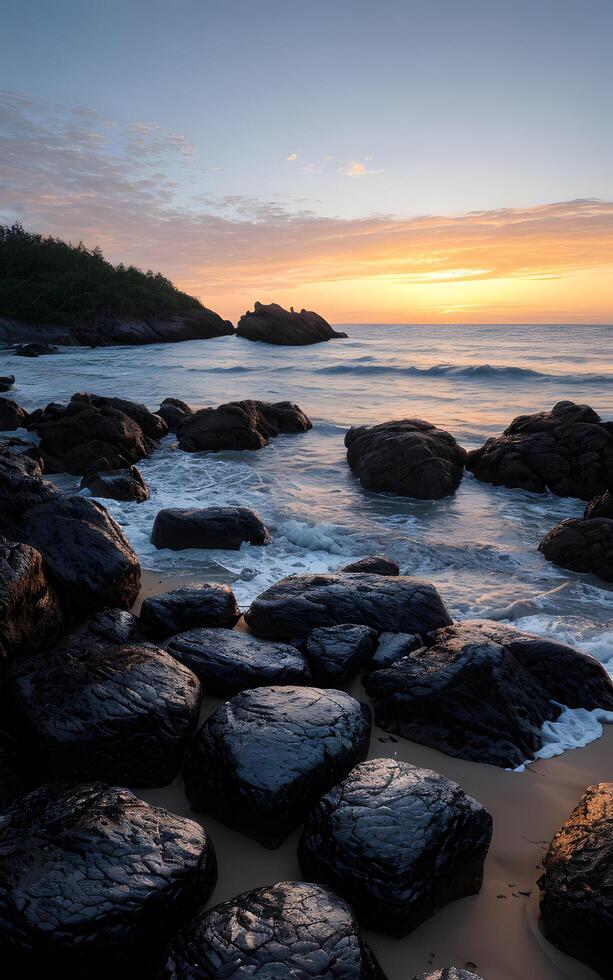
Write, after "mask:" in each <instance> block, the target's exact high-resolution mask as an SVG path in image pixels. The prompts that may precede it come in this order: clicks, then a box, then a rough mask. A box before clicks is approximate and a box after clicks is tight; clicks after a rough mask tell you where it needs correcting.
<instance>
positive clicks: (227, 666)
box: [168, 629, 311, 698]
mask: <svg viewBox="0 0 613 980" xmlns="http://www.w3.org/2000/svg"><path fill="white" fill-rule="evenodd" d="M168 652H169V653H170V654H171V655H172V656H173V657H176V658H177V660H180V661H181V663H183V664H185V666H186V667H189V669H190V670H193V672H194V674H196V676H197V677H198V678H199V679H200V681H201V682H202V686H203V689H204V692H205V694H212V695H214V696H216V697H224V698H225V697H231V696H232V695H233V694H238V692H239V691H243V690H245V689H247V688H254V687H267V686H270V685H271V684H309V683H310V682H311V673H310V671H309V664H308V662H307V659H306V657H305V656H304V655H303V654H302V653H301V652H300V650H298V649H296V647H294V646H291V645H290V644H289V643H271V642H270V641H268V640H258V639H257V638H256V637H255V636H250V635H249V634H248V633H241V632H238V631H237V630H232V629H193V630H190V631H189V632H187V633H180V634H179V636H175V637H174V638H173V639H172V640H171V641H170V643H169V644H168Z"/></svg>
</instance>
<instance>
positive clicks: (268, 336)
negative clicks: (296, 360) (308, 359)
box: [236, 303, 347, 347]
mask: <svg viewBox="0 0 613 980" xmlns="http://www.w3.org/2000/svg"><path fill="white" fill-rule="evenodd" d="M236 336H237V337H245V339H246V340H253V341H260V342H261V343H264V344H277V345H282V346H292V347H297V346H303V345H306V344H319V343H321V342H322V341H325V340H334V339H339V338H343V337H346V336H347V334H346V333H339V332H337V331H336V330H333V329H332V327H331V326H330V324H329V323H328V322H327V321H326V320H324V318H323V317H322V316H320V315H319V314H318V313H313V312H311V311H310V310H301V311H300V313H295V312H294V310H293V309H292V310H289V311H288V310H285V309H283V307H282V306H279V304H278V303H269V304H265V303H255V304H254V307H253V312H247V313H245V314H244V315H243V316H242V317H241V318H240V320H239V321H238V324H237V327H236Z"/></svg>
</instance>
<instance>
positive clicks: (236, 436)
mask: <svg viewBox="0 0 613 980" xmlns="http://www.w3.org/2000/svg"><path fill="white" fill-rule="evenodd" d="M310 428H312V424H311V421H310V419H308V418H307V416H306V415H305V414H304V412H303V411H302V409H301V408H299V407H298V405H293V404H292V403H291V402H258V401H242V402H228V404H227V405H220V406H219V407H218V408H201V409H200V411H198V412H193V413H192V414H191V415H188V416H187V417H186V418H185V419H184V420H182V421H179V422H178V424H177V427H176V432H177V436H178V439H179V446H180V447H181V449H185V450H186V452H188V453H199V452H222V451H224V450H241V449H262V447H263V446H267V445H268V443H269V442H270V440H271V439H273V438H274V437H275V436H278V435H280V434H281V433H292V432H306V431H307V430H308V429H310Z"/></svg>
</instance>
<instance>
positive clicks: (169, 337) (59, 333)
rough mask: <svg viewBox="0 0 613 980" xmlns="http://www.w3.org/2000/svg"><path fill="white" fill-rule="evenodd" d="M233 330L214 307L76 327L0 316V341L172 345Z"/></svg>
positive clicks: (206, 338) (99, 321) (114, 319)
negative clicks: (162, 316) (161, 316)
mask: <svg viewBox="0 0 613 980" xmlns="http://www.w3.org/2000/svg"><path fill="white" fill-rule="evenodd" d="M233 333H234V327H233V325H232V324H231V323H230V321H229V320H222V318H221V317H220V316H219V315H218V314H217V313H214V312H213V310H207V309H205V308H202V309H198V308H197V307H195V308H194V309H193V310H190V311H189V312H186V313H178V314H174V315H173V316H169V317H166V318H160V319H158V318H155V317H147V318H143V319H140V318H134V317H126V318H106V317H98V318H96V319H95V320H93V321H91V322H89V323H82V324H79V325H78V326H67V325H65V324H64V325H63V324H45V325H41V324H33V323H22V322H20V321H18V320H13V319H10V318H5V317H0V344H21V343H31V342H41V343H52V344H63V345H67V346H82V347H113V346H117V345H121V344H172V343H178V342H179V341H182V340H208V339H209V338H211V337H222V336H226V335H231V334H233Z"/></svg>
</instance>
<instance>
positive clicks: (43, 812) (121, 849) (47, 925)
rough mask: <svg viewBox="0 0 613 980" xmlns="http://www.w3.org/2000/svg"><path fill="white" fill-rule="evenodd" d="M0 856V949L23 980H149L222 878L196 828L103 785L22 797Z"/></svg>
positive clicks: (8, 821) (5, 825) (11, 813)
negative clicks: (28, 978)
mask: <svg viewBox="0 0 613 980" xmlns="http://www.w3.org/2000/svg"><path fill="white" fill-rule="evenodd" d="M0 851H1V853H2V861H1V862H0V948H2V953H3V963H4V966H5V968H6V966H7V964H14V967H15V969H16V970H19V975H24V976H25V975H27V972H23V973H22V972H21V971H28V970H35V971H36V973H35V974H34V975H36V976H39V975H42V974H47V973H49V974H50V973H52V972H54V971H57V975H59V976H62V977H71V978H72V977H88V978H89V977H96V978H108V977H109V976H110V975H116V976H121V977H124V976H132V975H134V976H141V975H146V976H152V975H153V973H154V960H155V958H156V957H157V956H158V955H159V953H158V951H159V949H160V947H162V946H163V945H164V943H165V942H167V941H168V939H169V938H170V937H171V936H172V935H173V934H174V932H175V931H176V930H177V929H178V928H179V927H180V926H181V925H183V923H185V922H186V921H188V920H189V919H191V918H192V916H193V915H195V914H196V913H197V912H198V910H199V909H200V908H201V906H202V904H203V903H204V902H205V901H206V900H207V898H208V896H209V895H210V894H211V892H212V890H213V887H214V885H215V880H216V876H217V872H216V861H215V852H214V850H213V845H212V843H211V840H210V838H209V837H208V835H207V834H206V832H205V831H204V829H203V828H202V827H200V826H199V825H198V824H197V823H195V822H194V821H192V820H186V819H185V818H184V817H179V816H177V815H176V814H174V813H169V812H168V811H167V810H163V809H161V808H160V807H153V806H150V805H149V804H148V803H145V802H143V801H142V800H139V799H137V798H136V797H135V796H133V795H132V793H130V792H129V791H128V790H127V789H118V788H112V787H110V786H104V785H102V784H100V783H85V784H80V785H77V786H66V785H62V784H55V785H52V786H44V787H42V788H41V789H37V790H34V792H32V793H28V794H26V795H25V796H22V797H20V798H19V799H18V800H17V801H16V802H15V804H14V805H13V807H12V808H11V809H10V810H8V811H7V813H6V814H5V816H4V818H3V819H2V821H0ZM148 964H150V966H149V970H147V965H148ZM38 971H40V973H39V972H38ZM124 971H125V972H124ZM141 971H143V972H141ZM15 975H18V974H17V973H16V974H15Z"/></svg>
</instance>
